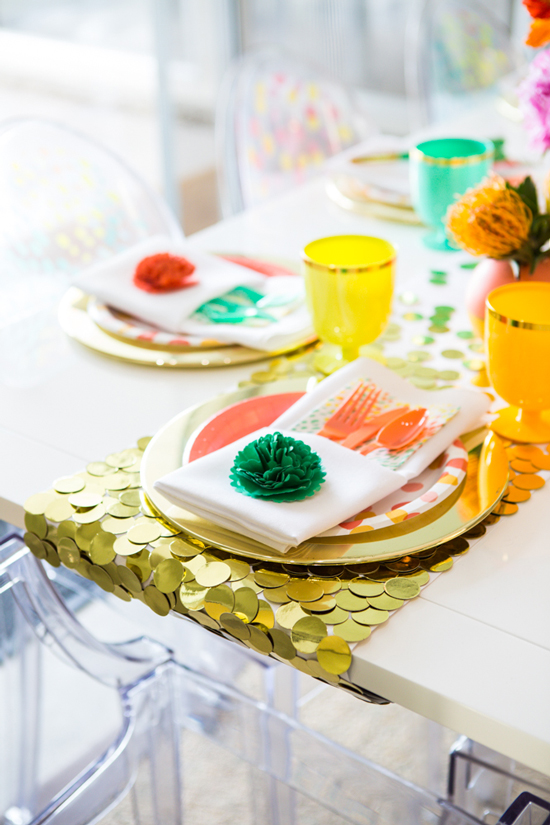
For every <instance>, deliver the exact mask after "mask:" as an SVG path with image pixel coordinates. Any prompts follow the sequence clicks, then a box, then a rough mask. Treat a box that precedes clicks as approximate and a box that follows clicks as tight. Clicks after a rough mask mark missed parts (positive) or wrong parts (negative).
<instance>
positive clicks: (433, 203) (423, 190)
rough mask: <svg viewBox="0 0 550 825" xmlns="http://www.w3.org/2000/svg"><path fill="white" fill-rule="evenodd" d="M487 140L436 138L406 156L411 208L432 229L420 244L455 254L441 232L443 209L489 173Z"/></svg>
mask: <svg viewBox="0 0 550 825" xmlns="http://www.w3.org/2000/svg"><path fill="white" fill-rule="evenodd" d="M493 157H494V145H493V142H492V141H491V140H470V139H469V138H436V139H434V140H426V141H424V142H423V143H419V144H418V145H417V146H415V147H414V149H412V150H411V152H410V153H409V167H410V181H411V197H412V202H413V206H414V208H415V209H416V211H417V212H418V214H419V216H420V218H421V219H422V220H423V221H424V223H425V224H427V225H428V226H431V227H432V228H433V232H430V233H429V234H428V235H427V236H426V237H425V238H424V243H425V244H426V246H429V247H430V249H447V250H455V247H454V246H452V245H451V244H450V243H449V240H448V238H447V234H446V232H445V216H446V214H447V209H448V208H449V206H450V205H451V204H452V203H454V202H455V201H456V200H457V199H458V198H459V197H460V196H461V195H463V194H464V193H465V192H466V190H467V189H470V188H471V187H472V186H476V185H477V184H478V183H481V181H482V180H483V178H484V177H486V176H487V175H488V173H489V171H490V169H491V165H492V162H493Z"/></svg>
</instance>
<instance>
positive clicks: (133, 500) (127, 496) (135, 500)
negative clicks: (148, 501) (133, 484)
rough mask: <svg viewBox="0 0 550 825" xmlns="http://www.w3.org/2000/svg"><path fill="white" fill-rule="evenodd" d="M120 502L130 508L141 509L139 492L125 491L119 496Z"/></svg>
mask: <svg viewBox="0 0 550 825" xmlns="http://www.w3.org/2000/svg"><path fill="white" fill-rule="evenodd" d="M118 498H119V501H121V502H122V503H123V504H127V505H128V507H139V506H140V504H141V500H140V496H139V490H123V491H122V492H121V493H119V494H118Z"/></svg>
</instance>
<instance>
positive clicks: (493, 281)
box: [466, 258, 516, 338]
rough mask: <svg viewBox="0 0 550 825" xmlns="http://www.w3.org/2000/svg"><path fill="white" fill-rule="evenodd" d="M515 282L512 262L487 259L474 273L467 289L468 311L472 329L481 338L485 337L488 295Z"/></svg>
mask: <svg viewBox="0 0 550 825" xmlns="http://www.w3.org/2000/svg"><path fill="white" fill-rule="evenodd" d="M515 280H516V279H515V277H514V270H513V269H512V264H511V263H510V261H497V260H495V259H494V258H485V260H483V261H481V262H480V263H479V264H478V265H477V266H476V268H475V269H474V271H473V272H472V275H471V278H470V281H469V283H468V287H467V289H466V309H467V310H468V315H469V316H470V323H471V325H472V328H473V330H474V332H475V334H476V335H478V336H479V337H480V338H483V336H484V321H485V299H486V298H487V295H488V294H489V293H490V292H492V291H493V289H496V288H497V286H503V285H504V284H511V283H513V282H514V281H515Z"/></svg>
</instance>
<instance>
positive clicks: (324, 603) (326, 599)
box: [301, 593, 336, 613]
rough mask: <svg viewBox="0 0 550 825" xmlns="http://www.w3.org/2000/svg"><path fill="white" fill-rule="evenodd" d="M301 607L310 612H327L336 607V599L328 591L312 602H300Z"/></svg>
mask: <svg viewBox="0 0 550 825" xmlns="http://www.w3.org/2000/svg"><path fill="white" fill-rule="evenodd" d="M301 605H302V608H303V609H304V610H306V611H307V612H310V611H311V613H328V611H329V610H333V609H334V608H335V607H336V599H335V598H334V596H333V595H331V594H330V593H325V594H324V595H323V596H321V598H320V599H317V601H314V602H301Z"/></svg>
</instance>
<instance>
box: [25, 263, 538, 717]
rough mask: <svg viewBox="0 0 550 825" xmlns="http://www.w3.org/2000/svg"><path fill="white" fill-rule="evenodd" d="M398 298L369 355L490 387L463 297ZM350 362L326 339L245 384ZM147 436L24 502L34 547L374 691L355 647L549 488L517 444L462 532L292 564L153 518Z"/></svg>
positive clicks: (419, 377) (312, 670)
mask: <svg viewBox="0 0 550 825" xmlns="http://www.w3.org/2000/svg"><path fill="white" fill-rule="evenodd" d="M461 266H463V267H464V268H469V267H470V266H471V265H469V264H465V265H461ZM447 278H448V275H447V273H445V272H442V271H440V270H430V272H429V276H428V281H429V285H430V286H428V290H430V289H431V290H432V292H433V291H434V289H435V290H436V291H438V290H439V289H441V288H443V287H446V286H447ZM444 291H447V292H449V291H450V290H449V289H448V288H447V290H444ZM396 304H397V307H398V308H397V309H396V311H395V312H394V315H393V317H392V322H391V323H390V324H389V325H388V327H387V328H386V330H385V332H384V333H383V335H382V336H381V337H380V338H379V339H378V341H376V342H375V343H374V344H373V345H370V346H369V347H367V348H365V350H364V353H363V354H365V355H369V356H370V357H373V358H375V359H376V360H379V361H380V362H381V363H384V364H386V365H387V366H388V367H390V368H391V369H394V370H395V371H396V372H397V373H398V374H400V375H402V376H403V377H405V378H407V379H408V380H410V381H412V382H413V383H414V384H415V385H416V386H419V387H422V388H424V389H434V390H437V389H438V388H441V387H443V386H449V385H453V384H454V383H455V382H457V381H458V382H462V384H464V382H465V381H466V382H467V383H470V381H471V383H473V384H474V385H476V386H478V387H480V388H485V387H487V385H488V380H487V375H486V372H485V363H484V355H483V343H482V342H481V341H479V340H477V339H475V338H474V336H473V334H472V333H471V332H470V331H469V330H462V329H460V328H458V329H456V324H455V323H454V321H453V315H454V313H455V309H454V308H453V307H452V306H450V305H449V304H448V303H447V304H444V303H440V302H438V303H436V305H435V306H434V307H433V308H429V309H425V308H424V307H423V306H422V305H421V304H420V300H419V298H418V296H417V295H416V294H415V293H413V292H410V291H409V292H404V293H401V294H400V295H399V296H398V300H397V302H396ZM453 327H454V328H453ZM450 339H452V340H450ZM407 347H410V349H408V350H407V351H406V352H405V350H406V349H407ZM465 348H466V349H467V351H465ZM430 361H432V362H436V363H437V362H439V364H440V365H442V366H443V362H446V363H447V364H449V367H445V368H443V369H435V368H434V367H431V366H428V363H427V362H430ZM339 366H341V362H338V360H337V359H336V358H335V355H334V352H333V351H332V350H331V349H330V347H323V348H319V349H316V350H313V351H310V352H307V353H305V354H304V353H300V354H299V355H298V356H297V357H293V356H289V357H286V358H278V359H275V360H272V361H271V362H270V365H269V367H268V368H267V369H264V370H261V371H257V372H253V373H252V374H251V376H250V379H249V380H248V381H245V382H241V384H240V386H241V387H244V386H250V385H252V384H263V383H270V382H276V381H278V380H281V379H283V378H287V377H289V376H290V375H299V376H301V377H311V379H312V380H319V379H321V378H322V377H323V376H324V375H329V374H331V373H332V372H334V370H335V369H337V368H338V367H339ZM450 367H452V368H450ZM468 376H470V377H468ZM148 441H149V439H148V438H143V439H140V440H139V441H138V443H137V446H136V447H132V448H130V449H126V450H123V451H122V452H119V453H114V454H112V455H109V456H107V457H106V459H105V460H104V461H95V462H92V463H90V464H88V466H87V467H86V469H85V470H83V471H82V472H80V473H77V474H76V475H74V476H70V477H66V478H61V479H58V480H57V481H55V482H54V484H53V486H52V488H51V489H50V490H48V491H46V492H44V493H39V494H37V495H34V496H32V497H31V498H30V499H29V500H28V501H27V502H26V503H25V510H26V515H25V525H26V529H27V533H26V534H25V542H26V544H27V545H28V547H29V548H30V550H31V551H32V553H34V555H35V556H37V557H38V558H39V559H44V560H46V561H47V562H48V563H50V564H52V565H54V566H59V565H60V564H63V565H65V566H66V567H68V568H71V569H73V570H75V571H76V572H77V573H79V574H80V575H82V576H84V577H86V578H88V579H91V580H92V581H94V582H96V584H98V585H99V586H100V587H101V588H103V589H104V590H106V591H108V592H110V593H113V594H114V595H115V596H117V597H118V598H120V599H122V600H123V601H131V600H132V599H139V600H140V601H142V602H144V603H145V604H146V605H147V606H148V607H149V608H150V609H151V610H153V611H154V612H155V613H157V614H159V615H161V616H166V615H167V614H168V613H169V612H170V611H171V610H172V611H175V612H176V613H179V614H181V615H183V616H185V617H186V618H187V619H189V620H191V621H195V622H198V623H199V624H201V625H203V626H204V627H206V628H207V629H208V630H210V631H211V632H214V633H217V634H221V635H223V636H225V637H226V638H231V639H233V640H234V641H237V642H238V643H241V644H245V645H247V646H248V647H250V648H252V649H253V650H255V651H257V652H258V653H261V654H264V655H270V656H274V657H275V658H277V659H279V660H283V661H285V662H287V663H288V664H290V665H292V666H294V667H296V668H298V669H299V670H301V671H303V672H305V673H308V674H309V675H311V676H314V677H315V678H317V679H322V680H324V681H326V682H329V683H331V684H334V685H338V686H340V687H343V688H346V689H348V690H351V691H353V692H355V693H357V694H358V695H360V696H362V697H363V698H366V699H368V700H374V701H376V699H377V697H376V696H374V695H373V694H370V693H369V691H367V690H365V689H364V688H361V687H359V686H356V685H353V684H352V683H351V682H350V681H349V679H347V678H345V676H344V674H346V672H347V671H348V670H349V667H350V664H351V662H352V655H353V654H352V648H351V647H350V645H352V646H353V645H354V644H355V643H357V642H360V641H363V640H365V639H367V638H368V637H369V636H370V634H371V633H372V632H373V630H375V628H376V627H377V626H378V625H380V624H383V623H384V622H386V621H387V620H388V619H389V618H390V617H391V616H392V614H393V613H394V612H396V611H398V610H399V609H401V607H402V606H403V605H405V604H406V603H407V601H410V600H411V599H414V598H416V597H417V596H418V595H419V593H420V592H421V590H422V588H424V587H425V586H427V585H428V584H429V582H430V580H431V579H433V577H434V575H436V574H438V573H442V572H445V571H447V570H449V569H450V568H451V567H452V566H453V560H454V559H455V558H457V557H459V556H462V555H464V554H465V553H467V552H468V550H469V548H470V546H471V545H472V543H473V542H475V541H476V540H477V539H478V538H480V537H481V536H483V535H484V533H485V532H486V530H487V527H488V526H490V525H494V524H496V522H498V521H499V519H500V517H501V516H510V515H513V514H514V513H516V512H517V511H518V505H520V504H521V503H522V502H524V501H527V500H528V499H529V498H530V496H531V494H532V492H533V491H536V490H538V489H539V488H541V487H543V486H544V484H545V476H546V475H547V473H546V472H545V471H548V470H550V455H549V454H548V452H547V451H546V450H544V449H541V448H540V447H536V446H530V445H529V446H527V445H513V444H508V445H507V452H508V457H509V462H510V485H509V487H508V489H507V491H506V492H505V494H504V497H503V499H502V501H501V502H500V503H499V505H498V506H497V508H496V509H495V511H494V512H493V513H491V514H490V515H489V516H488V517H486V518H485V519H484V521H483V522H482V523H480V524H478V525H476V527H474V528H473V529H471V530H470V531H469V532H467V533H465V534H463V535H462V536H460V537H459V538H456V539H454V540H452V541H449V542H446V543H444V544H442V545H440V546H438V547H432V548H430V549H428V550H425V551H422V552H420V553H416V554H415V555H411V556H403V557H401V558H398V559H394V560H392V561H386V562H383V563H378V562H373V563H367V564H357V565H338V564H335V565H333V566H331V567H328V566H326V565H322V566H317V567H316V566H315V565H312V566H310V567H299V568H297V567H296V566H294V565H290V564H289V565H285V562H284V557H282V558H281V561H280V562H277V563H273V564H267V563H264V562H255V561H248V560H244V559H242V558H237V557H234V556H231V555H230V554H229V553H227V552H225V551H222V550H220V549H217V548H216V547H212V546H206V545H205V544H204V543H203V542H201V541H199V540H198V539H194V538H190V537H188V536H186V535H184V534H181V533H180V534H178V533H175V532H174V529H173V528H171V527H170V526H168V524H167V523H165V522H163V520H162V519H161V518H157V517H155V514H154V513H153V512H152V510H151V509H150V507H149V505H148V503H147V500H146V498H145V495H144V494H143V492H142V490H141V488H140V474H139V470H140V463H141V457H142V455H143V451H144V450H145V447H146V446H147V443H148ZM490 529H493V528H492V527H491V528H490ZM496 529H498V528H496ZM378 698H379V697H378Z"/></svg>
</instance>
